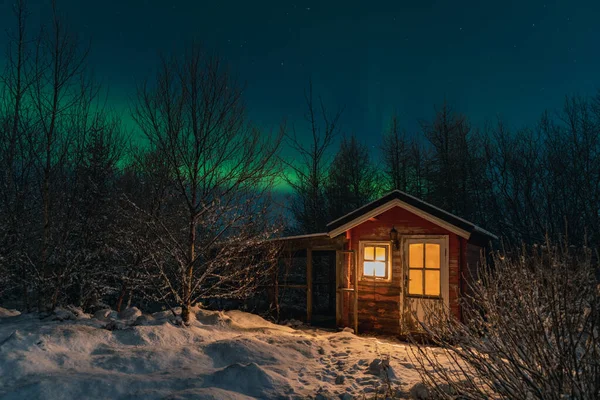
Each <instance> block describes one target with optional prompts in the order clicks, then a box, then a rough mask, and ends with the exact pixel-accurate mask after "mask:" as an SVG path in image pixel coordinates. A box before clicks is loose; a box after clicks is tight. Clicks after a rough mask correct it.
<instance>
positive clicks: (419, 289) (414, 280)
mask: <svg viewBox="0 0 600 400" xmlns="http://www.w3.org/2000/svg"><path fill="white" fill-rule="evenodd" d="M408 292H409V293H410V294H423V271H422V270H420V269H411V270H410V272H409V276H408Z"/></svg>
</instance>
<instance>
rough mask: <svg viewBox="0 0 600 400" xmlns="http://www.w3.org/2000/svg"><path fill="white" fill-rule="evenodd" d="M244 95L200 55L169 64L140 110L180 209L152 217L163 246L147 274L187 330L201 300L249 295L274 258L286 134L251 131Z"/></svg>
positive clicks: (214, 61) (143, 95) (146, 89)
mask: <svg viewBox="0 0 600 400" xmlns="http://www.w3.org/2000/svg"><path fill="white" fill-rule="evenodd" d="M241 96H242V90H241V89H240V88H239V87H238V85H237V83H236V82H235V80H234V79H233V78H232V76H231V75H230V73H229V72H228V71H227V69H226V66H225V65H224V63H223V61H222V60H221V59H219V58H217V57H213V56H209V55H207V54H206V53H204V52H203V51H201V50H200V49H199V48H198V47H193V48H192V49H191V50H190V51H189V52H188V53H187V55H186V57H185V58H184V59H183V60H181V61H178V60H163V62H162V65H161V66H160V69H159V72H158V74H157V77H156V82H155V84H154V85H151V84H149V83H145V84H143V85H142V86H141V87H140V88H139V91H138V101H137V104H136V106H135V108H134V111H133V117H134V119H135V121H136V122H137V124H138V126H139V127H140V129H141V130H142V131H143V132H144V134H145V135H146V137H147V138H148V140H149V141H150V145H151V148H152V149H153V151H156V152H158V153H160V154H162V155H163V156H164V159H165V160H166V162H167V163H168V166H169V172H170V174H171V176H172V178H173V181H174V184H175V188H176V191H177V200H178V203H177V204H176V205H177V206H176V207H174V208H173V209H172V210H171V211H170V212H169V215H166V214H163V215H162V216H161V217H156V218H151V219H150V218H146V221H147V228H148V230H149V231H150V232H151V233H152V234H153V240H154V243H155V244H156V251H152V250H150V253H151V257H152V263H151V264H149V265H146V267H147V271H148V273H149V275H153V276H156V277H159V278H160V282H162V283H161V285H160V287H157V290H158V289H160V292H162V293H163V294H162V298H165V299H166V298H167V296H165V292H166V293H167V294H168V297H170V298H171V300H173V301H175V302H176V303H177V304H178V305H181V307H182V318H183V320H184V322H186V323H187V322H188V321H189V313H190V307H191V305H192V304H193V303H195V302H196V301H198V300H199V299H200V298H206V297H218V296H228V297H243V296H246V295H248V294H250V292H251V288H254V287H256V285H257V284H258V282H259V278H260V276H261V274H260V273H259V272H260V271H261V269H263V268H267V267H268V266H269V262H270V261H271V259H272V256H273V254H274V251H275V250H273V249H272V248H271V247H272V246H270V245H267V244H266V243H267V242H266V240H267V239H268V238H269V237H270V236H271V235H272V234H273V228H272V227H271V225H270V223H269V222H270V221H269V219H270V215H269V209H270V200H269V196H268V194H269V189H270V188H271V186H272V184H273V180H274V179H275V178H276V176H277V173H278V162H277V151H278V149H279V144H280V142H281V137H282V135H281V134H279V135H276V136H274V137H267V136H266V135H263V134H262V133H261V132H260V131H258V130H257V129H256V128H255V127H253V126H251V125H250V124H249V123H247V121H246V119H245V112H244V105H243V102H242V97H241ZM147 216H148V215H146V217H147ZM259 253H264V254H263V255H264V256H265V257H264V258H261V257H259V256H258V254H259Z"/></svg>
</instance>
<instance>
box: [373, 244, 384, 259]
mask: <svg viewBox="0 0 600 400" xmlns="http://www.w3.org/2000/svg"><path fill="white" fill-rule="evenodd" d="M385 253H386V251H385V247H376V248H375V259H376V260H378V261H385V259H386V257H385Z"/></svg>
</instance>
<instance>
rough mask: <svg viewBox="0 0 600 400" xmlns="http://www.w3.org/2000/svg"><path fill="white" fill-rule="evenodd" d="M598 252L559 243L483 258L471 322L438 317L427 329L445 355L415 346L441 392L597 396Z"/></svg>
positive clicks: (466, 306)
mask: <svg viewBox="0 0 600 400" xmlns="http://www.w3.org/2000/svg"><path fill="white" fill-rule="evenodd" d="M594 258H595V259H596V260H597V255H596V256H595V257H594V254H593V253H592V251H591V250H590V249H589V248H586V247H584V248H575V247H569V246H567V245H566V244H564V245H559V246H555V245H552V244H551V243H549V242H548V243H546V245H545V246H542V247H539V246H537V247H533V248H530V249H529V250H526V249H523V250H522V251H520V252H516V253H515V254H513V255H509V254H504V253H503V254H500V253H498V254H496V256H495V257H494V266H493V267H492V266H490V265H489V264H485V262H484V263H483V266H482V267H481V268H480V270H479V276H477V277H476V278H477V279H474V280H473V284H472V287H471V293H472V295H471V296H470V298H468V299H466V301H464V302H463V303H462V307H463V314H464V317H465V321H466V322H465V323H464V324H463V323H461V322H459V321H458V320H456V319H455V318H454V317H449V318H443V317H439V314H438V318H437V322H438V323H436V324H431V325H425V326H424V328H425V330H426V331H427V333H428V336H429V337H430V339H431V340H433V342H434V343H435V344H436V345H438V346H440V347H441V348H442V350H443V356H442V355H440V354H439V352H438V353H437V354H435V353H434V352H431V351H430V350H429V349H428V348H426V347H422V346H419V345H418V343H416V344H417V347H416V350H415V351H414V353H413V356H414V359H415V361H416V364H417V366H418V370H419V373H420V375H421V377H422V379H423V381H424V383H425V384H426V385H427V386H428V387H429V390H430V391H431V393H432V395H433V396H435V397H436V398H445V399H455V398H457V397H458V398H465V399H489V398H503V399H564V398H570V399H597V398H599V397H600V380H599V378H598V377H599V376H600V330H599V329H600V325H599V324H600V293H599V292H598V283H597V278H596V276H597V271H598V265H597V263H596V262H597V261H594Z"/></svg>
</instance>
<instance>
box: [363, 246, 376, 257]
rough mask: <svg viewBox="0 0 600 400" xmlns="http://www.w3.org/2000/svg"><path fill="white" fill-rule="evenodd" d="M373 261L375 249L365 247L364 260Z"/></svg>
mask: <svg viewBox="0 0 600 400" xmlns="http://www.w3.org/2000/svg"><path fill="white" fill-rule="evenodd" d="M374 259H375V247H371V246H365V260H374Z"/></svg>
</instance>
